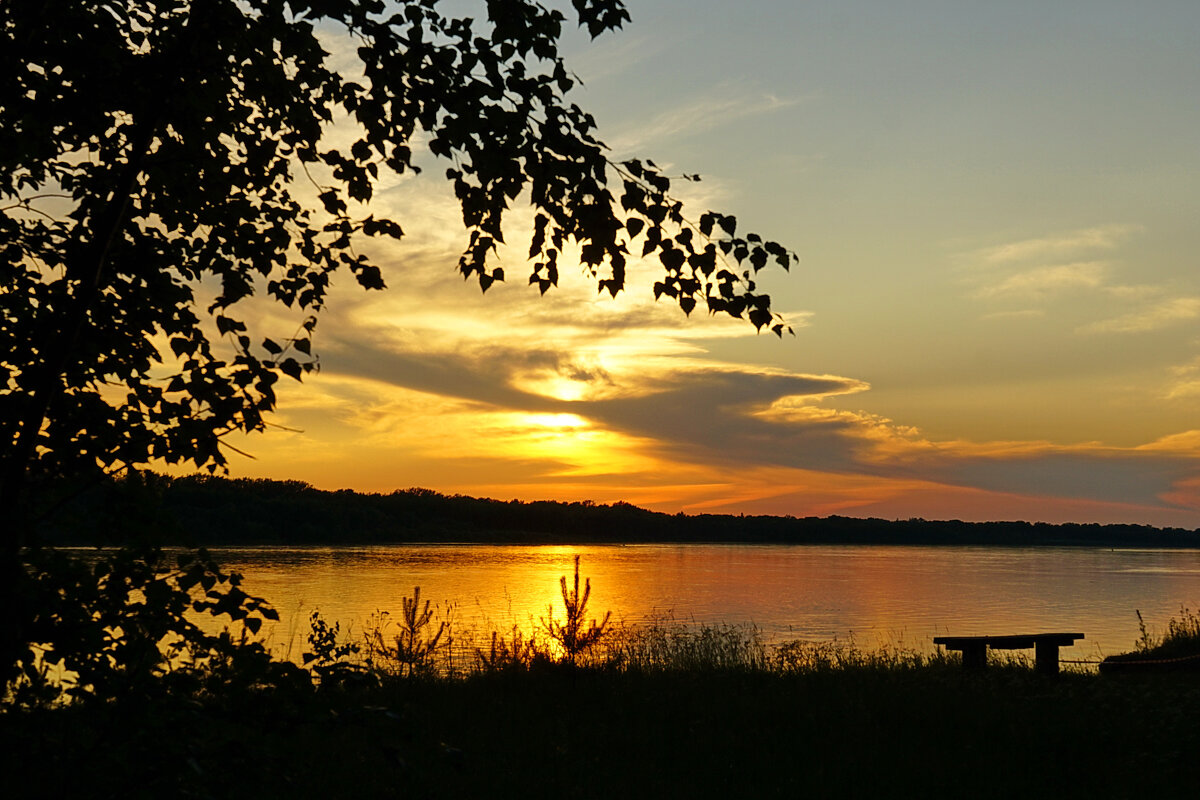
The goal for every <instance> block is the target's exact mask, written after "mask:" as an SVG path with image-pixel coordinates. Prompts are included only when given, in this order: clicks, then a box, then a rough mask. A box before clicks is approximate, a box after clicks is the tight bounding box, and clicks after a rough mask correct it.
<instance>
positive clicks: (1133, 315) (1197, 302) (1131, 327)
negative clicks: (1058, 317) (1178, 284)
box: [1078, 297, 1200, 333]
mask: <svg viewBox="0 0 1200 800" xmlns="http://www.w3.org/2000/svg"><path fill="white" fill-rule="evenodd" d="M1194 319H1200V297H1174V298H1170V299H1168V300H1162V301H1159V302H1157V303H1154V304H1152V305H1149V306H1146V307H1145V308H1141V309H1139V310H1137V311H1132V312H1130V313H1128V314H1122V315H1121V316H1119V317H1114V318H1112V319H1106V320H1102V321H1100V322H1093V323H1090V324H1088V325H1083V326H1080V328H1079V329H1078V330H1079V332H1080V333H1145V332H1147V331H1155V330H1159V329H1160V328H1165V327H1168V326H1170V325H1175V324H1177V323H1180V322H1188V321H1191V320H1194Z"/></svg>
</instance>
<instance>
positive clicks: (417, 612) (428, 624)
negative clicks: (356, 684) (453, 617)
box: [367, 586, 451, 677]
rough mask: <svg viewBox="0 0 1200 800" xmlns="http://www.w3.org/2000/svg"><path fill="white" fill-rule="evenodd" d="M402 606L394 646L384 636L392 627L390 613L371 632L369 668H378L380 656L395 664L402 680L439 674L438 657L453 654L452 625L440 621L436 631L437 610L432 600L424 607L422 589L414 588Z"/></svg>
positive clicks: (368, 656) (368, 650)
mask: <svg viewBox="0 0 1200 800" xmlns="http://www.w3.org/2000/svg"><path fill="white" fill-rule="evenodd" d="M401 605H402V614H403V616H402V618H401V620H400V626H399V632H398V633H396V634H395V635H394V636H392V637H391V644H388V642H387V640H386V638H385V636H384V630H385V629H386V628H387V627H388V625H389V624H390V622H389V621H388V619H387V617H388V614H387V612H384V613H382V614H381V615H380V619H381V622H380V624H377V625H375V626H374V627H373V629H372V630H370V631H369V632H368V634H367V662H368V666H371V665H374V663H375V660H376V657H382V658H383V659H386V660H387V661H390V662H392V663H393V664H394V665H395V666H396V667H397V671H398V673H399V674H400V675H401V676H402V677H413V676H415V675H431V674H433V673H434V672H435V667H436V656H437V654H438V653H440V652H442V651H443V650H444V651H446V652H449V651H450V646H451V637H450V636H449V626H448V625H447V624H446V623H445V622H440V623H438V626H437V630H433V629H432V628H433V610H432V608H431V604H430V601H428V600H426V601H425V605H424V607H422V606H421V587H420V586H415V587H413V595H412V597H404V598H401ZM443 637H444V638H443Z"/></svg>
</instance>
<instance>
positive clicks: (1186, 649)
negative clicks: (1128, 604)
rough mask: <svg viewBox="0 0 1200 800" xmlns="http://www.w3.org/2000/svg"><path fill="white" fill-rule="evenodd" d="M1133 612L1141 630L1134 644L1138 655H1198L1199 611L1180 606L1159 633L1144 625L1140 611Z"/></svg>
mask: <svg viewBox="0 0 1200 800" xmlns="http://www.w3.org/2000/svg"><path fill="white" fill-rule="evenodd" d="M1135 613H1136V614H1137V619H1138V630H1139V631H1141V635H1140V636H1139V637H1138V640H1137V642H1136V645H1135V651H1136V653H1137V654H1138V655H1140V656H1149V657H1154V658H1182V657H1185V656H1195V655H1200V613H1196V612H1193V611H1192V610H1190V609H1189V608H1187V607H1186V606H1181V607H1180V609H1179V617H1178V618H1176V617H1174V616H1172V617H1171V618H1170V619H1169V620H1168V621H1167V628H1166V630H1164V631H1163V632H1162V633H1161V634H1155V633H1154V632H1152V631H1151V630H1150V629H1149V628H1148V627H1147V626H1146V621H1145V620H1144V619H1142V612H1141V611H1137V612H1135Z"/></svg>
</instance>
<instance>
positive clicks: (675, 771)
mask: <svg viewBox="0 0 1200 800" xmlns="http://www.w3.org/2000/svg"><path fill="white" fill-rule="evenodd" d="M0 753H2V754H3V755H2V756H0V758H2V762H0V769H2V770H3V772H2V775H3V780H2V784H3V785H4V786H5V787H7V788H6V789H5V792H4V793H5V795H6V796H8V797H12V798H28V797H213V798H236V797H252V798H272V797H281V798H282V797H288V798H295V797H350V798H367V797H415V798H420V797H470V798H476V797H478V798H485V797H521V798H542V797H547V798H548V797H556V798H558V797H585V798H592V797H594V798H623V797H656V798H675V797H680V798H684V797H722V798H723V797H834V796H836V797H861V796H870V797H925V796H937V795H942V796H946V797H1050V796H1056V797H1086V798H1092V799H1093V800H1094V799H1096V798H1114V797H1137V798H1151V797H1181V798H1182V797H1196V796H1200V777H1198V772H1197V769H1198V764H1197V756H1198V755H1200V675H1195V674H1182V675H1179V674H1177V675H1155V676H1123V677H1120V678H1117V677H1114V676H1096V675H1063V676H1060V677H1059V678H1058V679H1046V678H1042V677H1039V676H1037V675H1034V674H1032V673H1031V672H1030V671H1028V670H1025V669H1019V668H1003V669H991V670H989V671H987V672H986V673H979V674H963V673H962V672H961V670H959V669H958V668H957V667H956V666H954V665H953V664H947V665H942V666H927V667H922V668H914V669H905V668H895V669H874V670H873V669H861V670H860V669H845V670H837V669H833V670H828V671H817V672H811V673H807V674H793V675H778V674H770V673H744V672H738V673H721V672H717V671H712V672H703V673H686V672H684V673H679V672H676V673H669V674H636V673H635V674H631V673H615V672H604V671H586V670H581V671H571V670H567V669H565V668H561V667H555V668H552V669H547V670H544V671H540V672H539V671H533V672H528V671H523V672H518V673H515V674H493V675H479V676H476V677H473V678H471V679H469V680H458V681H445V680H437V681H414V680H404V681H394V682H392V683H391V684H390V685H388V686H384V687H382V688H373V689H370V690H358V691H349V690H341V689H339V690H336V691H329V690H325V691H308V692H303V691H287V692H282V691H278V690H277V691H274V692H273V693H271V694H267V695H264V694H261V693H239V694H236V695H232V696H224V697H222V698H219V699H212V700H208V701H204V702H197V701H194V700H189V701H181V700H169V699H159V700H155V701H148V700H144V701H133V700H128V701H122V702H121V703H119V704H115V705H114V704H107V705H92V706H81V707H77V708H69V709H60V710H57V711H41V712H32V713H18V712H11V713H8V714H3V715H0Z"/></svg>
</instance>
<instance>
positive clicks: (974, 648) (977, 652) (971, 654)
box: [962, 642, 987, 669]
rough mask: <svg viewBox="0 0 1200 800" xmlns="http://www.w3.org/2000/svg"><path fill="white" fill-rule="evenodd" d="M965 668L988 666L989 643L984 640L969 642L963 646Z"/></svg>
mask: <svg viewBox="0 0 1200 800" xmlns="http://www.w3.org/2000/svg"><path fill="white" fill-rule="evenodd" d="M962 663H963V669H983V668H984V667H985V666H987V645H986V644H984V643H983V642H967V643H964V644H963V648H962Z"/></svg>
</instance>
